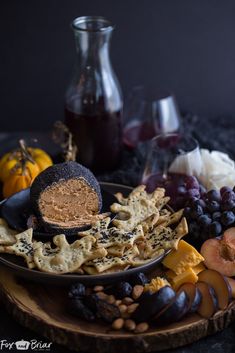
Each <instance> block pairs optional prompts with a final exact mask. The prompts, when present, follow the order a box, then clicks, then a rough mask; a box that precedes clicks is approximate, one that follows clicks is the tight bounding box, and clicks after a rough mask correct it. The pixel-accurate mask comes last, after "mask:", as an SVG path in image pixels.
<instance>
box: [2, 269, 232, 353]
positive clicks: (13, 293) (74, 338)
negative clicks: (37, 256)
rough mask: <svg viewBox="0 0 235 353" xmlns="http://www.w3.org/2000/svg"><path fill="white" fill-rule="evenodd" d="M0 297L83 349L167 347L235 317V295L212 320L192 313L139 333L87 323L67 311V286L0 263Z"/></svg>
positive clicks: (23, 319) (46, 331) (25, 321)
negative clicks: (23, 275) (21, 274)
mask: <svg viewBox="0 0 235 353" xmlns="http://www.w3.org/2000/svg"><path fill="white" fill-rule="evenodd" d="M0 286H1V297H2V300H3V301H4V303H5V305H6V307H7V309H8V311H9V312H10V313H11V314H12V315H13V316H14V317H15V319H16V320H17V321H18V322H20V323H21V324H22V325H24V326H26V327H28V328H30V329H32V330H34V331H36V332H37V333H40V334H42V335H43V336H45V337H47V338H48V339H49V340H51V341H53V342H56V343H59V344H62V345H65V346H67V347H68V348H72V349H74V350H77V351H81V352H89V353H90V352H97V353H106V352H107V353H119V352H122V353H129V352H130V347H131V350H132V351H133V352H135V353H142V352H152V351H162V350H164V349H170V348H176V347H179V346H183V345H186V344H188V343H192V342H194V341H197V340H198V339H200V338H202V337H205V336H207V335H211V334H213V333H215V332H218V331H220V330H222V329H224V328H225V327H227V326H228V325H229V324H230V323H231V322H232V321H233V320H235V301H233V302H231V303H230V305H229V307H228V308H227V309H226V310H225V311H219V312H217V313H216V314H215V315H214V317H213V318H212V319H210V320H206V319H202V318H200V317H199V316H198V315H196V314H193V315H190V316H188V317H186V318H185V319H184V320H182V321H180V322H179V323H175V324H173V325H170V326H165V327H162V328H151V329H150V330H149V331H148V332H146V333H144V334H141V335H135V334H130V333H126V332H124V331H123V332H121V331H120V332H117V331H112V330H110V329H109V328H108V326H107V325H105V324H102V323H95V324H91V323H87V322H85V321H82V320H79V319H77V318H74V317H73V316H70V315H69V314H68V313H67V312H66V293H67V289H66V288H61V287H60V288H59V289H58V288H56V287H55V286H43V285H36V284H34V283H30V282H26V281H25V280H24V281H23V280H22V279H21V280H20V279H17V278H16V277H14V275H13V274H12V273H11V272H9V271H8V270H7V269H5V268H3V267H1V268H0Z"/></svg>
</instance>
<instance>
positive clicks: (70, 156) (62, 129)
mask: <svg viewBox="0 0 235 353" xmlns="http://www.w3.org/2000/svg"><path fill="white" fill-rule="evenodd" d="M52 138H53V140H54V142H55V143H57V144H59V145H60V146H61V147H62V149H63V155H64V160H65V162H68V161H76V156H77V152H78V148H77V145H76V144H75V143H74V141H73V134H72V133H71V131H70V130H69V128H68V127H67V125H65V124H64V123H62V121H59V120H58V121H56V122H55V124H54V129H53V133H52Z"/></svg>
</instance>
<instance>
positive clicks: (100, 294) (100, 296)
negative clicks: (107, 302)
mask: <svg viewBox="0 0 235 353" xmlns="http://www.w3.org/2000/svg"><path fill="white" fill-rule="evenodd" d="M97 296H98V297H99V298H100V299H107V297H108V295H107V294H105V293H104V292H98V293H97Z"/></svg>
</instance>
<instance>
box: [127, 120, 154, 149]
mask: <svg viewBox="0 0 235 353" xmlns="http://www.w3.org/2000/svg"><path fill="white" fill-rule="evenodd" d="M156 134H157V129H156V127H155V126H154V125H153V124H152V123H151V122H148V121H133V122H131V123H130V124H128V125H127V126H126V127H125V128H124V131H123V142H124V144H125V145H126V146H127V147H129V148H135V147H136V146H137V145H138V143H139V142H144V141H147V140H150V139H152V138H153V137H154V136H155V135H156Z"/></svg>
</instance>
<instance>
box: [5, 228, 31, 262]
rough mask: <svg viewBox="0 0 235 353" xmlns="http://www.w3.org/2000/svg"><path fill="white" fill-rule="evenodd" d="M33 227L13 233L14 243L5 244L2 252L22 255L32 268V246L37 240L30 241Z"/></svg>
mask: <svg viewBox="0 0 235 353" xmlns="http://www.w3.org/2000/svg"><path fill="white" fill-rule="evenodd" d="M32 237H33V228H29V229H27V230H25V231H24V232H22V233H20V234H17V235H15V243H14V244H12V245H8V246H5V249H4V252H6V253H9V254H15V255H17V256H22V257H23V258H24V259H25V261H26V262H27V265H28V267H29V268H34V267H35V264H34V260H33V255H34V246H35V245H36V244H37V242H35V243H34V242H33V241H32Z"/></svg>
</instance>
